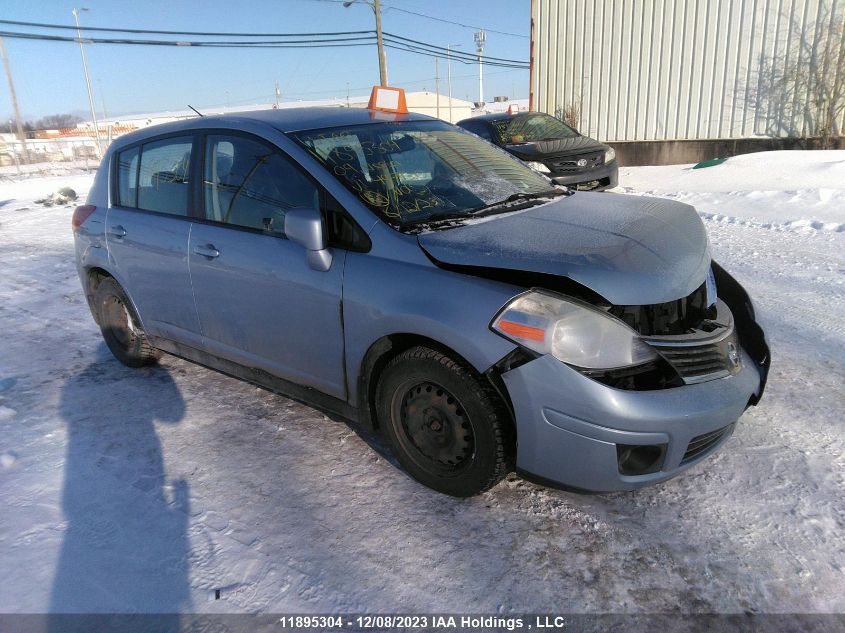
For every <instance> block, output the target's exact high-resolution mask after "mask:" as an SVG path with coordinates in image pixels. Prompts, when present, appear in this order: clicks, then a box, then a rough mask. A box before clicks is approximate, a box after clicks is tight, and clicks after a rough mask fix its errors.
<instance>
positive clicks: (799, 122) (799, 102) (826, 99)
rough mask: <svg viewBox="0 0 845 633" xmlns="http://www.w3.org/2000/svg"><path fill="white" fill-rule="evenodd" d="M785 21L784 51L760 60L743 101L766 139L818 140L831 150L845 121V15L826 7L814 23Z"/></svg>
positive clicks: (788, 19)
mask: <svg viewBox="0 0 845 633" xmlns="http://www.w3.org/2000/svg"><path fill="white" fill-rule="evenodd" d="M786 19H787V22H788V38H787V41H786V42H785V45H784V46H783V47H782V49H783V50H782V52H780V53H778V54H777V55H769V56H766V55H763V56H761V58H760V60H759V65H758V68H757V72H756V76H754V78H753V80H752V82H751V85H750V86H748V87H747V88H746V94H745V98H746V100H747V101H748V102H750V104H751V105H752V106H753V107H754V109H755V112H756V117H757V118H761V119H763V120H764V121H765V126H766V133H767V134H768V135H769V136H784V135H785V136H792V137H798V138H811V137H817V138H818V139H819V145H820V146H821V147H822V148H824V149H828V148H831V147H834V146H835V144H836V139H837V138H838V137H840V136H842V135H843V129H842V124H843V123H842V122H843V118H845V13H843V12H839V13H838V14H837V13H835V12H834V11H833V10H832V8H831V5H830V4H828V3H824V4H823V5H822V7H821V8H820V10H819V13H818V18H817V19H816V21H815V22H813V23H809V24H807V23H805V24H803V25H802V24H801V21H800V19H798V18H794V19H790V18H788V17H787V18H786Z"/></svg>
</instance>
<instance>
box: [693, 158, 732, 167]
mask: <svg viewBox="0 0 845 633" xmlns="http://www.w3.org/2000/svg"><path fill="white" fill-rule="evenodd" d="M726 160H728V159H727V158H711V159H710V160H703V161H701V162H700V163H697V164H695V165H693V166H692V168H693V169H702V168H704V167H712V166H713V165H721V164H722V163H724V162H725V161H726Z"/></svg>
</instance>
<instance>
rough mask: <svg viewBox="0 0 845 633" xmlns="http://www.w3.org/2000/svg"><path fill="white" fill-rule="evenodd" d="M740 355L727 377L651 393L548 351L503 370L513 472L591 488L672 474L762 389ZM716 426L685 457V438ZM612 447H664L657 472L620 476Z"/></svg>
mask: <svg viewBox="0 0 845 633" xmlns="http://www.w3.org/2000/svg"><path fill="white" fill-rule="evenodd" d="M742 356H743V359H742V360H743V368H742V370H741V371H740V372H739V373H737V374H735V375H733V376H729V377H726V378H722V379H719V380H712V381H710V382H705V383H701V384H696V385H685V386H683V387H677V388H673V389H662V390H654V391H627V390H620V389H614V388H612V387H608V386H606V385H604V384H601V383H599V382H597V381H595V380H592V379H590V378H588V377H586V376H584V375H582V374H581V373H579V372H578V371H576V370H574V369H572V368H571V367H568V366H567V365H565V364H564V363H561V362H560V361H558V360H556V359H555V358H553V357H551V356H543V357H541V358H538V359H536V360H534V361H531V362H529V363H527V364H525V365H522V366H520V367H517V368H516V369H512V370H510V371H508V372H506V373H504V374H502V379H503V380H504V382H505V385H506V387H507V390H508V393H509V396H510V398H511V402H512V403H513V407H514V414H515V418H516V427H517V437H518V447H517V463H516V465H517V469H518V470H520V471H522V472H525V473H527V474H528V475H529V476H533V477H536V478H539V479H543V480H546V481H549V482H553V483H555V484H559V485H563V486H566V487H570V488H576V489H580V490H584V491H591V492H610V491H618V490H632V489H635V488H640V487H642V486H646V485H649V484H653V483H657V482H660V481H664V480H666V479H669V478H671V477H674V476H675V475H677V474H679V473H680V472H682V471H684V470H686V469H687V468H689V467H690V466H692V465H694V464H696V463H698V462H700V461H701V460H703V459H704V458H705V457H706V456H708V455H710V454H712V453H713V452H714V451H715V450H716V449H717V448H718V447H719V446H721V445H722V444H723V443H724V442H725V441H726V440H727V439H728V437H730V435H731V433H732V432H733V426H732V425H733V424H734V423H735V422H736V421H737V419H738V418H739V417H740V416H741V415H742V412H743V411H744V410H745V409H746V407H747V406H748V403H749V401H750V400H751V399H752V398H753V397H754V396H755V395H756V394H757V393H758V392H759V390H760V389H761V374H760V370H759V369H758V367H757V366H756V365H755V364H754V362H753V361H752V360H751V358H750V357H748V355H747V354H745V353H744V352H743V355H742ZM717 430H721V431H723V433H721V434H717V435H716V436H715V437H716V439H715V441H713V442H712V443H710V444H708V445H707V446H706V450H702V451H701V452H698V453H696V454H694V455H689V454H687V451H688V449H690V448H692V447H690V442H691V440H693V439H695V438H698V437H699V436H702V435H704V434H708V433H712V432H714V431H717ZM617 445H629V446H630V445H663V447H664V448H665V454H664V457H663V461H662V464H661V465H660V467H659V469H658V470H657V471H656V472H650V473H648V474H641V475H623V474H621V473H620V471H619V466H618V461H619V460H618V456H617ZM694 446H695V445H694ZM690 453H692V451H690ZM685 455H686V457H685Z"/></svg>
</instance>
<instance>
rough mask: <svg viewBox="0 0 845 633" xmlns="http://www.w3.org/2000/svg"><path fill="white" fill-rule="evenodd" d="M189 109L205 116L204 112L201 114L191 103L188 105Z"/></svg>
mask: <svg viewBox="0 0 845 633" xmlns="http://www.w3.org/2000/svg"><path fill="white" fill-rule="evenodd" d="M188 107H189V108H190V109H191V110H193V111H194V112H196V113H197V114H199V115H200V116H205V115H204V114H203V113H202V112H200V111H199V110H197V109H196V108H195V107H194V106H192V105H191V104H190V103H189V104H188Z"/></svg>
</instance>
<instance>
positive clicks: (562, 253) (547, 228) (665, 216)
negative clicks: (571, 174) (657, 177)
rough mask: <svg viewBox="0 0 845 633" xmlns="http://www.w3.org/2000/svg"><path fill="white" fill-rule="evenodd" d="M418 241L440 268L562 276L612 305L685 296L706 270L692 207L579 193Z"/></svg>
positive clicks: (702, 235) (705, 250)
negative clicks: (449, 267)
mask: <svg viewBox="0 0 845 633" xmlns="http://www.w3.org/2000/svg"><path fill="white" fill-rule="evenodd" d="M417 239H418V240H419V244H420V246H421V247H422V248H423V250H425V251H426V252H427V253H428V254H429V256H431V257H432V258H433V259H434V260H435V261H437V262H442V263H444V264H449V265H455V266H479V267H486V268H502V269H509V270H521V271H526V272H534V273H546V274H551V275H560V276H563V277H568V278H570V279H572V280H573V281H576V282H578V283H580V284H582V285H584V286H586V287H588V288H590V289H591V290H593V291H594V292H597V293H598V294H600V295H601V296H603V297H604V298H605V299H607V300H608V301H609V302H611V303H612V304H614V305H650V304H655V303H665V302H667V301H673V300H676V299H680V298H682V297H686V296H687V295H689V294H690V293H692V292H693V291H694V290H695V289H696V288H698V287H699V286H700V285H701V284H702V283H704V281H705V279H706V276H707V271H708V269H709V267H710V247H709V242H708V239H707V232H706V231H705V229H704V224H703V223H702V221H701V218H699V216H698V214H697V213H696V211H695V209H694V208H693V207H691V206H689V205H687V204H683V203H680V202H673V201H671V200H664V199H660V198H646V197H639V196H627V195H622V194H608V193H589V192H583V193H576V194H574V195H571V196H568V197H565V198H558V199H556V200H554V201H552V202H549V203H547V204H543V205H540V206H536V207H531V208H529V209H526V210H524V211H518V212H515V213H506V214H503V215H501V216H490V217H485V218H478V219H476V220H469V222H468V223H467V224H465V225H462V226H457V227H454V228H451V229H447V230H441V231H432V232H429V233H422V234H420V235H418V236H417Z"/></svg>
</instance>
